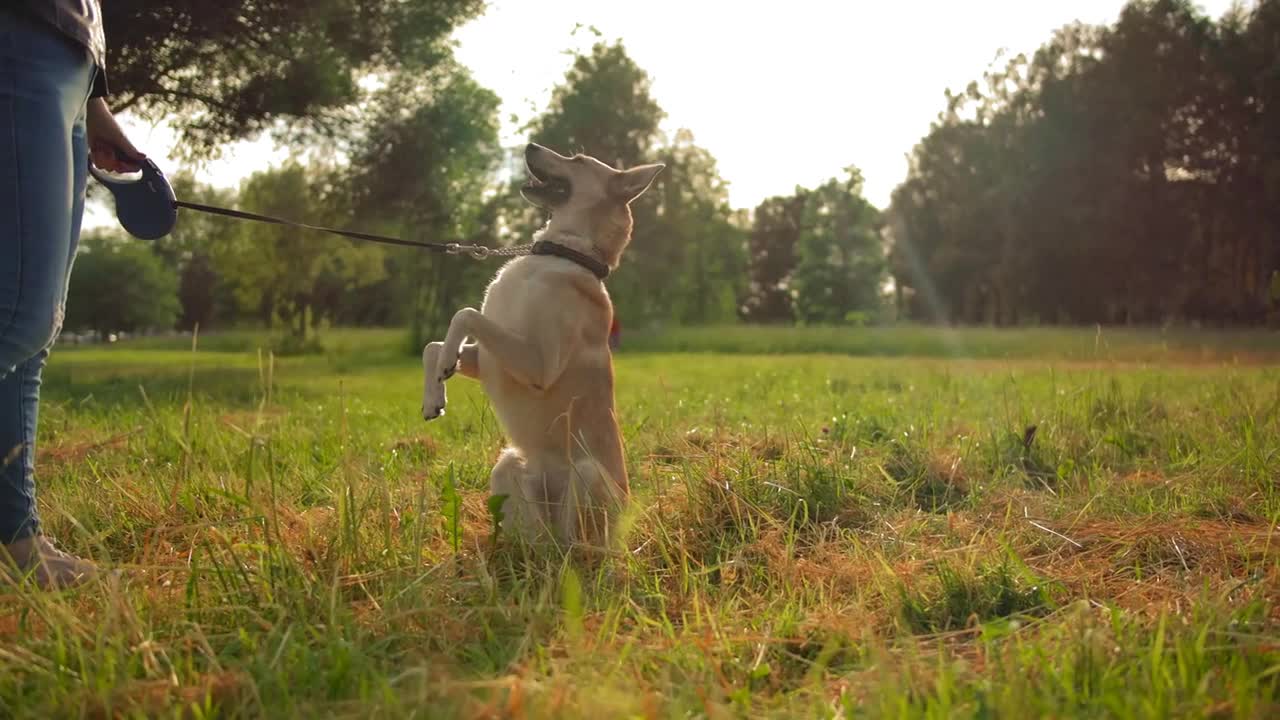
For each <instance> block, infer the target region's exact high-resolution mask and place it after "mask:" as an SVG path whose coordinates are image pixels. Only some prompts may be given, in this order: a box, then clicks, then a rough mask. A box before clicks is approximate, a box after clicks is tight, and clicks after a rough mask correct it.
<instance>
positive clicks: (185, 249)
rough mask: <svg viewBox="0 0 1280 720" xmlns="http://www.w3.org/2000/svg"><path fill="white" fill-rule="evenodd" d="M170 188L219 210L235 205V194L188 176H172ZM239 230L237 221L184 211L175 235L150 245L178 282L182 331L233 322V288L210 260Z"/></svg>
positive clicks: (231, 242)
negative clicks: (219, 208)
mask: <svg viewBox="0 0 1280 720" xmlns="http://www.w3.org/2000/svg"><path fill="white" fill-rule="evenodd" d="M172 184H173V189H174V194H175V195H177V196H178V197H179V198H182V199H183V200H187V201H191V202H197V203H203V204H206V205H214V206H218V207H231V206H233V205H234V204H235V202H236V193H235V191H233V190H227V189H222V188H213V187H209V186H207V185H204V184H202V183H199V182H197V181H196V180H195V177H194V176H193V175H191V173H189V172H181V173H177V174H175V175H174V176H173V179H172ZM242 230H243V228H241V227H240V223H239V222H237V221H234V220H230V219H227V218H224V217H217V216H214V215H207V214H205V213H199V212H194V211H191V210H183V211H181V212H179V213H178V222H177V224H176V225H174V228H173V232H171V233H169V234H168V235H166V236H165V237H163V238H160V239H158V240H155V241H152V248H153V250H154V251H155V253H156V255H157V257H159V258H160V260H161V261H162V262H164V264H165V267H166V268H168V269H169V271H170V272H172V273H173V274H174V275H176V276H177V277H178V278H179V281H178V298H179V300H180V302H181V303H182V312H181V316H180V318H179V321H178V326H179V327H181V328H182V329H184V330H190V329H193V328H195V327H196V326H197V325H198V326H200V327H202V328H205V329H208V328H209V327H210V326H211V325H213V324H214V323H215V322H233V321H234V320H235V319H236V318H237V315H238V313H237V308H236V303H235V302H234V298H233V297H232V288H231V286H230V285H229V284H228V282H227V281H225V280H224V279H223V278H222V276H221V275H220V274H219V273H218V270H217V268H216V267H215V265H214V262H213V257H214V255H215V254H216V253H218V252H219V251H221V250H224V249H225V248H226V247H228V246H229V245H230V244H233V243H234V242H235V238H236V237H237V233H238V232H241V231H242Z"/></svg>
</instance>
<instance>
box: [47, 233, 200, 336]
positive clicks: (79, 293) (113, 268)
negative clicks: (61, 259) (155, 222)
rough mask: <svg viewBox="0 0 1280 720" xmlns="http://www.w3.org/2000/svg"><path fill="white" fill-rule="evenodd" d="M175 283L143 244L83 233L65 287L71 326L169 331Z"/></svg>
mask: <svg viewBox="0 0 1280 720" xmlns="http://www.w3.org/2000/svg"><path fill="white" fill-rule="evenodd" d="M177 294H178V282H177V278H176V277H174V275H173V273H171V272H169V270H168V269H167V268H166V267H165V266H164V263H163V262H162V261H161V260H160V258H159V257H157V256H156V254H155V253H154V252H153V251H152V249H151V248H150V247H149V246H148V245H147V244H146V243H143V242H141V241H138V240H134V239H132V238H127V237H124V236H116V235H106V234H101V233H99V234H86V235H85V236H84V237H83V238H82V239H81V242H80V252H79V255H78V256H77V258H76V262H75V267H74V270H73V276H72V279H71V283H70V287H69V289H68V292H67V317H66V321H65V323H64V325H65V327H66V328H67V329H69V330H73V331H77V332H81V331H93V332H96V333H98V334H100V335H105V334H106V333H109V332H118V331H124V332H136V331H140V330H168V329H172V328H173V323H174V321H175V320H176V319H177V317H178V297H177Z"/></svg>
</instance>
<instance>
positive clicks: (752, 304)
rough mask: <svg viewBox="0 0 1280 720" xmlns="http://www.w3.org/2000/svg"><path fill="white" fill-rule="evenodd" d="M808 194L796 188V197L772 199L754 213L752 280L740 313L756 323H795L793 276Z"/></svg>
mask: <svg viewBox="0 0 1280 720" xmlns="http://www.w3.org/2000/svg"><path fill="white" fill-rule="evenodd" d="M807 196H808V191H807V190H805V189H804V188H799V187H797V188H796V192H795V194H794V195H790V196H777V197H771V198H768V199H766V200H764V201H763V202H761V203H760V204H759V205H758V206H756V209H755V212H754V213H752V222H751V232H750V234H749V235H748V244H747V257H748V263H749V265H748V267H749V268H750V270H749V281H748V285H747V293H746V296H745V298H744V300H743V302H742V305H741V308H740V313H741V315H742V317H743V319H745V320H747V321H749V322H756V323H780V322H791V321H792V320H794V319H795V313H794V311H793V309H792V306H791V301H792V293H791V286H790V281H791V273H792V272H793V271H794V270H795V267H796V250H797V247H798V245H799V241H800V228H801V226H802V224H803V222H804V217H803V216H804V208H805V204H806V202H807V199H808V197H807Z"/></svg>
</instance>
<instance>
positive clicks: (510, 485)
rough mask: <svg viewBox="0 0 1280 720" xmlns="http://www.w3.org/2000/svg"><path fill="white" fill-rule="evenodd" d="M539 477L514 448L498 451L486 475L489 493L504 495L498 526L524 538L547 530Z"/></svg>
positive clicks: (535, 537) (543, 491)
mask: <svg viewBox="0 0 1280 720" xmlns="http://www.w3.org/2000/svg"><path fill="white" fill-rule="evenodd" d="M540 476H541V473H536V472H533V471H531V470H530V469H529V466H528V463H527V462H526V461H525V459H524V457H523V456H521V455H520V453H519V452H518V451H517V450H515V449H514V448H507V449H506V450H503V451H502V455H501V456H500V457H499V458H498V464H497V465H494V466H493V473H492V474H491V475H490V476H489V493H490V494H491V495H492V496H494V497H498V496H505V497H506V499H505V500H504V501H503V503H502V529H503V530H504V531H506V532H508V533H511V534H513V535H516V536H518V537H521V538H523V539H524V540H525V541H536V540H539V539H541V538H542V537H544V536H545V535H546V532H547V530H548V522H547V520H548V518H547V493H546V487H544V484H543V483H541V482H539V480H541V477H540Z"/></svg>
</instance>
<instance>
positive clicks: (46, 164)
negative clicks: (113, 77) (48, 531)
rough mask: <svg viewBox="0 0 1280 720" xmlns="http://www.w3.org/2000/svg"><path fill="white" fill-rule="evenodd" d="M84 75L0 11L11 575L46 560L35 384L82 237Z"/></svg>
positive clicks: (46, 32) (2, 366)
mask: <svg viewBox="0 0 1280 720" xmlns="http://www.w3.org/2000/svg"><path fill="white" fill-rule="evenodd" d="M92 74H93V69H92V66H91V65H90V61H89V57H88V55H87V54H86V53H85V52H84V51H82V50H80V49H79V48H77V47H75V46H74V45H72V44H70V43H68V42H67V41H65V40H64V39H63V38H61V37H60V36H59V35H57V34H56V32H55V31H53V30H51V29H46V28H45V27H44V26H42V25H39V24H38V23H36V22H34V21H30V20H26V19H25V18H22V17H19V16H17V15H15V14H13V13H11V12H9V11H0V544H4V545H5V546H6V549H7V550H8V551H9V553H8V554H10V555H12V559H13V560H15V561H17V562H18V564H19V566H27V565H31V564H32V563H34V562H36V561H37V560H42V559H44V558H43V557H41V555H42V553H43V549H42V547H43V545H42V544H41V543H38V542H36V540H37V538H38V535H39V533H40V523H39V517H38V515H37V512H36V503H35V483H34V472H35V440H36V422H37V408H38V403H39V393H40V375H41V371H42V369H43V367H44V362H45V359H46V357H47V356H48V348H49V346H50V345H51V344H52V343H53V340H54V338H55V337H56V336H57V333H58V331H59V329H60V327H61V324H62V317H63V309H64V305H65V300H66V287H67V281H68V277H69V275H70V270H71V264H72V260H73V258H74V255H75V247H76V244H77V241H78V236H79V232H80V215H81V213H82V212H83V207H84V206H83V195H84V187H85V168H86V165H87V152H86V144H85V137H84V107H85V102H86V100H87V98H88V92H89V88H90V82H91V80H92ZM45 544H47V543H45ZM20 554H21V555H26V556H29V557H20ZM62 558H65V556H59V559H62ZM55 579H56V578H55Z"/></svg>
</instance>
